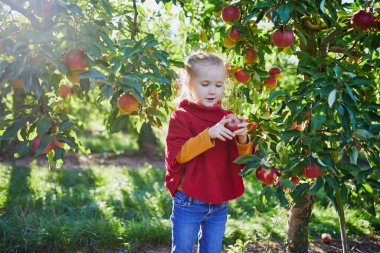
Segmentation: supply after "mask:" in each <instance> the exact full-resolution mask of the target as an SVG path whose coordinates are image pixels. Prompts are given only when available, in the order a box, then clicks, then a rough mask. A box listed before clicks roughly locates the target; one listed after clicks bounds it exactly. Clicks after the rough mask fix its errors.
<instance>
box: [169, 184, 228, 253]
mask: <svg viewBox="0 0 380 253" xmlns="http://www.w3.org/2000/svg"><path fill="white" fill-rule="evenodd" d="M227 209H228V202H225V203H222V204H217V205H214V204H209V203H206V202H203V201H201V200H197V199H194V198H191V197H189V196H187V195H186V194H185V193H184V192H183V191H178V190H177V191H176V193H175V195H174V197H173V211H172V215H171V220H172V253H191V252H193V247H194V242H195V240H196V238H197V236H198V253H220V252H221V250H222V240H223V236H224V231H225V227H226V222H227Z"/></svg>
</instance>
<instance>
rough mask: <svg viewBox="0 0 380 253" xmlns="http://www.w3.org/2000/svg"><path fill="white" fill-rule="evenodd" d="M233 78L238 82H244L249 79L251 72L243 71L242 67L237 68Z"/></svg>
mask: <svg viewBox="0 0 380 253" xmlns="http://www.w3.org/2000/svg"><path fill="white" fill-rule="evenodd" d="M234 77H235V79H236V80H237V81H238V82H240V83H246V82H248V81H249V80H250V79H251V74H249V73H247V72H245V70H244V69H237V70H236V71H235V74H234Z"/></svg>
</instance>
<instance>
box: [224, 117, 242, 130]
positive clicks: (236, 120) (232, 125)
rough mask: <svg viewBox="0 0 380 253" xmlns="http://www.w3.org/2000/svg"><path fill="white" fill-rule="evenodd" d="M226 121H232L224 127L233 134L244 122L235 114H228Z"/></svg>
mask: <svg viewBox="0 0 380 253" xmlns="http://www.w3.org/2000/svg"><path fill="white" fill-rule="evenodd" d="M226 119H229V120H230V121H229V122H227V123H226V124H225V125H224V126H225V127H226V128H227V129H229V130H230V131H232V132H235V131H236V130H238V129H240V127H239V126H238V124H240V123H241V122H242V121H241V120H240V119H239V118H238V117H237V116H236V115H235V114H228V115H227V116H226Z"/></svg>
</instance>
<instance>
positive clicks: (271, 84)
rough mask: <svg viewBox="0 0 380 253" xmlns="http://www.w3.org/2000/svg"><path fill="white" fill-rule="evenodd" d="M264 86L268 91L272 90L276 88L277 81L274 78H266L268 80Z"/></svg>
mask: <svg viewBox="0 0 380 253" xmlns="http://www.w3.org/2000/svg"><path fill="white" fill-rule="evenodd" d="M264 86H265V87H266V88H267V89H268V90H272V89H274V88H276V87H277V79H276V77H274V76H270V77H268V79H267V80H265V81H264Z"/></svg>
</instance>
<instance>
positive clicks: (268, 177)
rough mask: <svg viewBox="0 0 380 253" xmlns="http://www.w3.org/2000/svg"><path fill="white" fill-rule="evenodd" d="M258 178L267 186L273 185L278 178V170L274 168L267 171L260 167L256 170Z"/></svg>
mask: <svg viewBox="0 0 380 253" xmlns="http://www.w3.org/2000/svg"><path fill="white" fill-rule="evenodd" d="M256 178H257V179H258V180H260V181H261V182H263V183H264V184H265V185H269V184H273V182H274V181H275V180H276V178H277V174H276V170H275V169H274V168H271V169H269V170H266V169H264V168H263V167H259V168H257V170H256Z"/></svg>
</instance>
